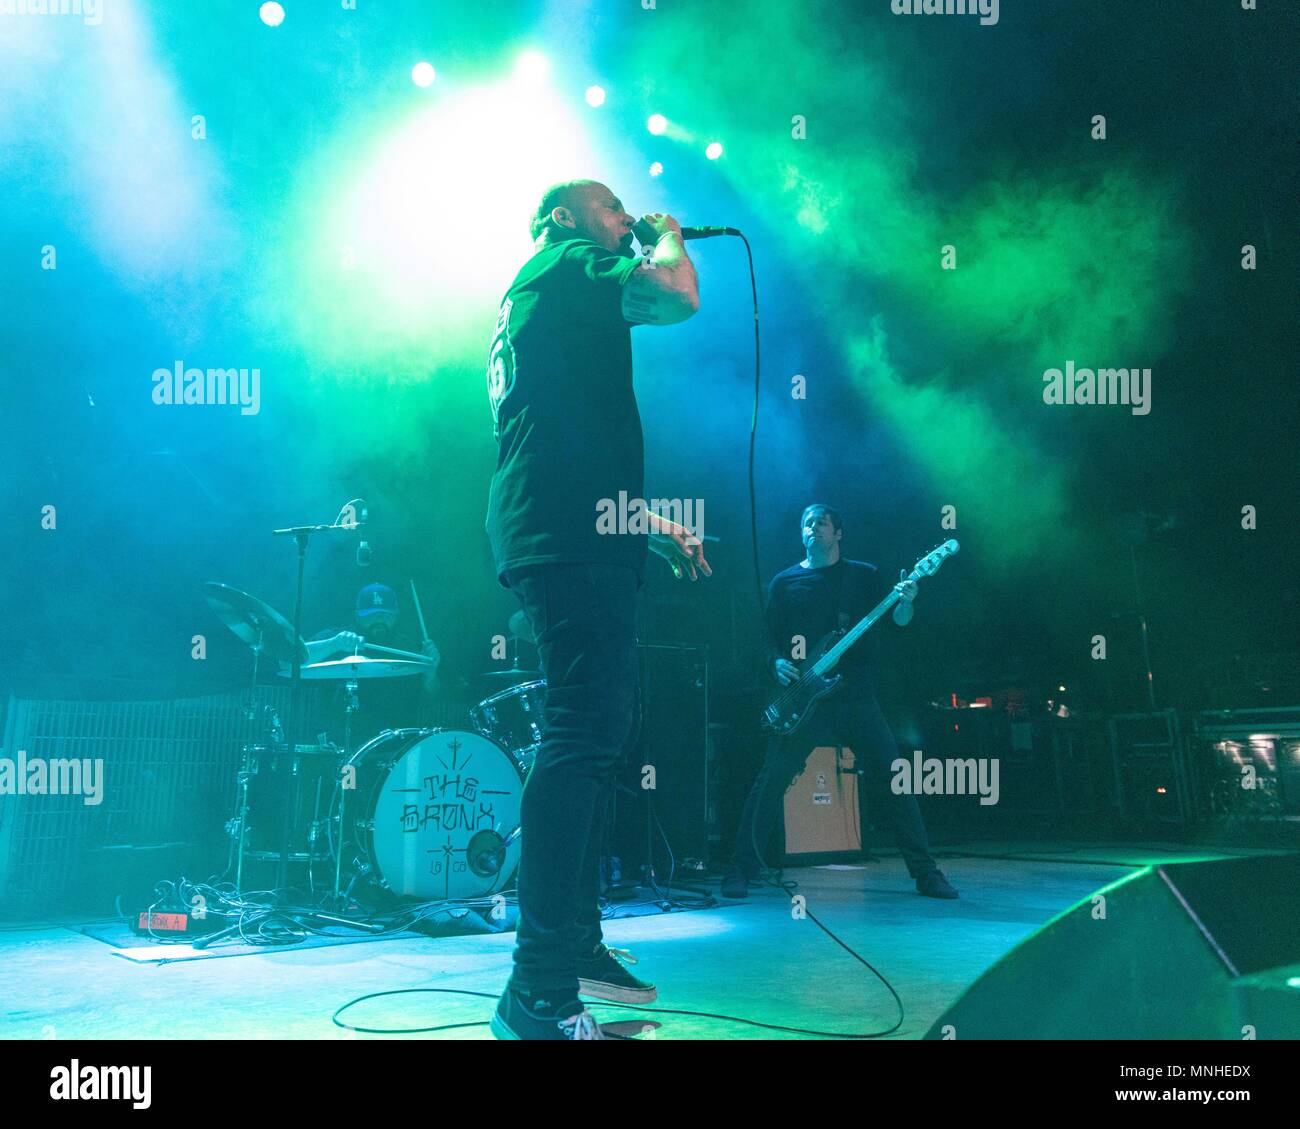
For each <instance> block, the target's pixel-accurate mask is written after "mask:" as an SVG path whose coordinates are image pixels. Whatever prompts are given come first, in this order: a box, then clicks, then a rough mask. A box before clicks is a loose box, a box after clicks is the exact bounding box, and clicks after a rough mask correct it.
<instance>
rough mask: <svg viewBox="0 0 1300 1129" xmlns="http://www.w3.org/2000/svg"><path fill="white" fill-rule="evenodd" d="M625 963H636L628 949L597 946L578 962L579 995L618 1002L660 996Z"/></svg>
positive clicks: (647, 1000) (646, 1000)
mask: <svg viewBox="0 0 1300 1129" xmlns="http://www.w3.org/2000/svg"><path fill="white" fill-rule="evenodd" d="M625 964H636V957H634V956H633V955H632V954H631V953H629V952H628V951H627V950H626V949H609V948H606V947H605V946H604V945H603V944H602V945H598V946H597V947H596V949H595V951H594V952H593V953H592V954H591V956H590V957H588V958H587V959H586V960H584V961H581V962H580V963H579V964H578V994H579V995H582V996H595V997H596V998H597V999H598V1000H613V1001H614V1003H618V1004H648V1003H653V1002H654V1001H655V1000H656V999H658V998H659V993H658V992H657V991H656V990H655V986H654V985H653V984H647V983H646V982H645V981H644V980H638V979H637V978H636V977H635V976H633V975H632V973H630V972H629V971H628V970H627V969H626V968H625V967H624V965H625Z"/></svg>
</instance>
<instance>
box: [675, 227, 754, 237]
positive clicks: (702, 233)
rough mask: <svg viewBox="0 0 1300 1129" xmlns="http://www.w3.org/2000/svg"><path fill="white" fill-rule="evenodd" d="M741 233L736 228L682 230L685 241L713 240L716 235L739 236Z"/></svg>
mask: <svg viewBox="0 0 1300 1129" xmlns="http://www.w3.org/2000/svg"><path fill="white" fill-rule="evenodd" d="M739 234H740V231H739V230H738V229H737V228H734V227H684V228H682V238H683V239H712V238H713V237H714V236H715V235H739Z"/></svg>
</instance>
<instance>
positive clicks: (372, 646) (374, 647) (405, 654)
mask: <svg viewBox="0 0 1300 1129" xmlns="http://www.w3.org/2000/svg"><path fill="white" fill-rule="evenodd" d="M361 649H362V650H363V651H380V652H382V653H383V654H385V655H395V656H396V657H397V658H399V659H411V660H412V661H414V662H421V663H425V664H428V663H429V658H428V656H426V655H417V654H416V653H415V652H414V651H399V650H398V649H397V648H396V647H381V646H379V644H378V643H363V644H362V645H361Z"/></svg>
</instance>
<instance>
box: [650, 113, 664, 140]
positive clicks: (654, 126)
mask: <svg viewBox="0 0 1300 1129" xmlns="http://www.w3.org/2000/svg"><path fill="white" fill-rule="evenodd" d="M645 127H646V129H648V130H649V131H650V132H651V133H653V134H654V135H655V136H656V137H658V136H659V134H661V133H663V131H664V130H666V129H667V128H668V119H667V118H666V117H664V116H663V114H651V115H650V117H649V118H648V119H647V120H646V123H645Z"/></svg>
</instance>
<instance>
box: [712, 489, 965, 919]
mask: <svg viewBox="0 0 1300 1129" xmlns="http://www.w3.org/2000/svg"><path fill="white" fill-rule="evenodd" d="M801 526H802V538H803V544H804V550H805V553H806V555H805V557H804V559H803V560H802V561H801V562H800V563H799V564H797V565H793V566H792V567H790V568H788V569H786V570H785V571H784V572H781V573H778V574H777V575H776V576H775V577H774V578H773V580H772V583H771V586H770V587H769V590H768V605H767V623H766V626H767V639H768V670H769V671H770V672H771V673H772V675H773V677H775V678H776V680H777V681H778V682H780V683H781V684H782V685H788V684H790V683H792V682H794V681H796V680H797V679H798V678H799V673H800V672H799V668H798V667H797V666H796V665H795V664H794V662H792V661H791V657H792V656H796V657H802V655H801V653H800V651H799V650H796V648H797V647H798V646H799V644H800V641H802V643H803V646H804V648H806V653H811V652H812V650H813V648H814V647H815V645H816V643H817V641H818V640H819V639H820V638H821V637H822V636H823V635H825V634H827V633H828V632H830V631H832V630H835V629H841V630H842V629H845V628H847V627H849V626H851V625H852V624H853V623H855V622H856V621H857V620H859V619H861V618H862V617H863V616H864V615H866V614H867V612H868V611H869V610H870V609H871V607H872V605H873V604H875V603H876V601H877V600H878V599H879V598H880V596H881V595H884V594H885V592H884V591H877V589H879V588H880V581H879V578H878V576H877V571H876V568H875V566H874V565H869V564H866V563H865V562H863V561H852V560H848V559H847V558H842V557H841V555H840V541H841V539H842V538H843V536H844V530H843V527H842V522H841V518H840V514H839V512H838V511H836V510H834V509H832V508H831V507H829V506H824V505H812V506H809V507H808V508H807V509H806V510H805V511H804V514H803V519H802V522H801ZM903 576H904V578H905V577H906V576H907V574H906V572H904V573H903ZM898 591H899V594H900V597H901V598H900V600H899V602H898V604H897V605H896V606H895V608H894V612H893V617H894V622H895V623H896V624H897V625H898V626H900V627H903V626H906V625H907V624H908V623H909V622H910V621H911V619H912V600H913V599H914V598H915V596H916V582H915V581H910V580H906V579H904V580H903V581H901V582H900V584H899V586H898ZM863 642H864V640H859V642H858V643H857V644H855V645H854V646H853V647H851V648H850V649H849V651H848V652H847V653H846V654H845V655H844V657H843V659H841V660H840V663H839V665H838V666H837V668H836V673H837V674H840V675H842V676H843V682H842V683H841V685H840V686H839V687H838V688H837V690H836V691H835V692H834V693H833V694H832V695H831V696H829V697H828V698H827V699H826V700H825V701H824V702H823V703H822V704H821V706H820V708H819V710H818V712H817V713H816V714H815V715H814V716H813V717H812V718H811V720H810V721H809V722H808V724H807V726H806V727H804V728H803V729H801V730H799V731H798V732H797V733H794V734H792V735H790V736H787V737H782V736H780V735H778V734H772V736H771V737H770V738H769V741H768V747H767V754H766V756H765V758H764V761H763V767H762V769H761V770H760V772H759V774H758V779H757V780H755V781H754V784H753V787H752V788H751V789H750V793H749V797H748V799H747V800H746V801H745V809H744V813H743V814H742V816H741V820H740V828H739V830H738V832H737V836H736V846H735V854H734V856H733V860H732V863H731V865H730V866H729V867H728V868H727V871H726V874H725V876H724V878H723V882H722V894H723V896H724V897H729V898H743V897H745V896H746V894H747V893H748V885H749V882H750V881H751V880H753V879H754V878H756V877H757V876H758V873H759V870H760V868H761V866H762V861H761V852H762V851H763V850H764V848H765V847H766V844H767V841H768V840H769V839H770V838H771V834H772V831H773V830H774V828H775V826H776V821H777V818H778V816H779V814H780V808H781V802H782V797H783V796H784V795H785V790H786V788H787V787H789V785H790V783H791V781H793V780H794V779H795V777H797V776H798V775H799V773H800V772H802V771H803V767H804V764H805V762H806V761H807V759H808V755H809V753H810V752H811V751H812V750H813V749H814V748H816V747H818V746H820V745H824V744H840V745H847V746H849V747H850V748H851V749H852V750H853V753H854V757H855V760H856V763H857V765H858V766H859V767H860V768H861V769H862V770H863V774H862V776H861V777H860V781H861V783H860V787H861V788H862V789H863V791H864V792H865V793H866V794H867V795H868V796H869V798H870V801H872V802H874V803H876V804H877V805H878V808H879V815H880V818H881V820H882V822H884V823H886V824H887V825H888V826H889V828H890V830H891V831H892V833H893V836H894V839H895V841H896V842H897V844H898V847H899V850H900V852H901V853H902V856H903V861H904V862H905V863H906V864H907V869H908V872H909V873H910V874H911V876H912V877H913V878H914V879H915V880H916V888H917V891H918V892H919V893H921V894H925V895H927V896H929V897H934V898H955V897H957V891H956V890H955V889H953V887H952V886H951V885H950V884H949V883H948V881H947V879H946V878H945V877H944V876H943V873H942V872H941V871H940V870H939V868H938V866H936V865H935V861H934V859H933V857H931V855H930V847H929V843H928V841H927V839H926V833H925V824H924V823H923V822H922V820H921V813H920V810H919V809H918V807H917V804H916V799H915V797H913V796H911V795H909V794H903V795H899V794H896V793H895V792H894V791H893V790H892V788H891V787H890V765H891V763H892V762H893V761H894V760H895V759H896V758H897V757H898V756H899V749H898V744H897V742H896V741H895V739H894V736H893V734H892V732H891V731H890V729H889V725H888V723H887V722H886V721H885V717H884V714H883V713H882V712H881V709H880V705H879V704H878V703H877V701H876V695H875V691H874V689H873V687H872V684H871V677H870V670H869V667H868V663H867V652H866V649H865V648H864V646H863Z"/></svg>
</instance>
